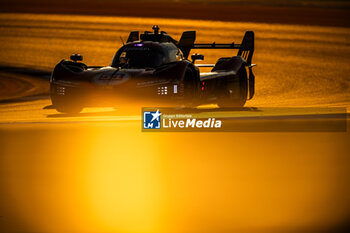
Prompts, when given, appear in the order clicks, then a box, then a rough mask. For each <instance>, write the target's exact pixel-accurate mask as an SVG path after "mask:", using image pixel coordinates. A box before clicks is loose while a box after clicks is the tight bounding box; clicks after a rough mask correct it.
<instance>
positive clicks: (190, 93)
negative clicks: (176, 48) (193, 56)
mask: <svg viewBox="0 0 350 233" xmlns="http://www.w3.org/2000/svg"><path fill="white" fill-rule="evenodd" d="M182 84H183V90H184V99H183V105H184V106H185V107H194V106H196V98H197V96H198V88H197V85H198V84H197V82H196V76H195V73H194V72H193V71H192V70H191V69H189V68H187V69H186V73H185V77H184V80H183V83H182Z"/></svg>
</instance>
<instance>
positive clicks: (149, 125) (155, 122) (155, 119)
mask: <svg viewBox="0 0 350 233" xmlns="http://www.w3.org/2000/svg"><path fill="white" fill-rule="evenodd" d="M161 115H162V113H160V112H159V109H158V110H157V111H156V112H143V128H144V129H160V118H161V117H160V116H161Z"/></svg>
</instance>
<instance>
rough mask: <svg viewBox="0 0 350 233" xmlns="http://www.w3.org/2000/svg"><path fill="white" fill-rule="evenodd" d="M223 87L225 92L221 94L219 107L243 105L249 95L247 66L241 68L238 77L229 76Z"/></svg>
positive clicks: (239, 106)
mask: <svg viewBox="0 0 350 233" xmlns="http://www.w3.org/2000/svg"><path fill="white" fill-rule="evenodd" d="M223 89H224V90H223V92H222V93H221V94H220V96H219V101H218V105H219V107H221V108H232V107H238V108H241V107H243V106H244V104H245V102H246V100H247V96H248V77H247V71H246V69H245V67H242V68H241V69H240V70H239V72H238V77H234V78H232V77H229V78H227V79H226V81H225V82H224V87H223Z"/></svg>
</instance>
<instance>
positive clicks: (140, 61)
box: [112, 46, 164, 68]
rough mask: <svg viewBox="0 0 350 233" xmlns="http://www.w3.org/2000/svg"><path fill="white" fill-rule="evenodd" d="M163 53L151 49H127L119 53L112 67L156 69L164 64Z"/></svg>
mask: <svg viewBox="0 0 350 233" xmlns="http://www.w3.org/2000/svg"><path fill="white" fill-rule="evenodd" d="M163 58H164V56H163V54H162V51H161V50H159V49H155V48H149V47H141V46H140V47H136V46H135V47H125V48H124V49H121V51H118V52H117V54H116V57H115V58H114V59H113V64H112V66H114V67H118V66H123V67H128V68H154V67H157V66H161V65H162V64H163V63H164V62H163V60H164V59H163Z"/></svg>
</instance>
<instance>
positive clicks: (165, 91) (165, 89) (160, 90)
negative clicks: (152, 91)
mask: <svg viewBox="0 0 350 233" xmlns="http://www.w3.org/2000/svg"><path fill="white" fill-rule="evenodd" d="M157 93H158V95H167V94H168V87H167V86H164V87H158V92H157Z"/></svg>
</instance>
